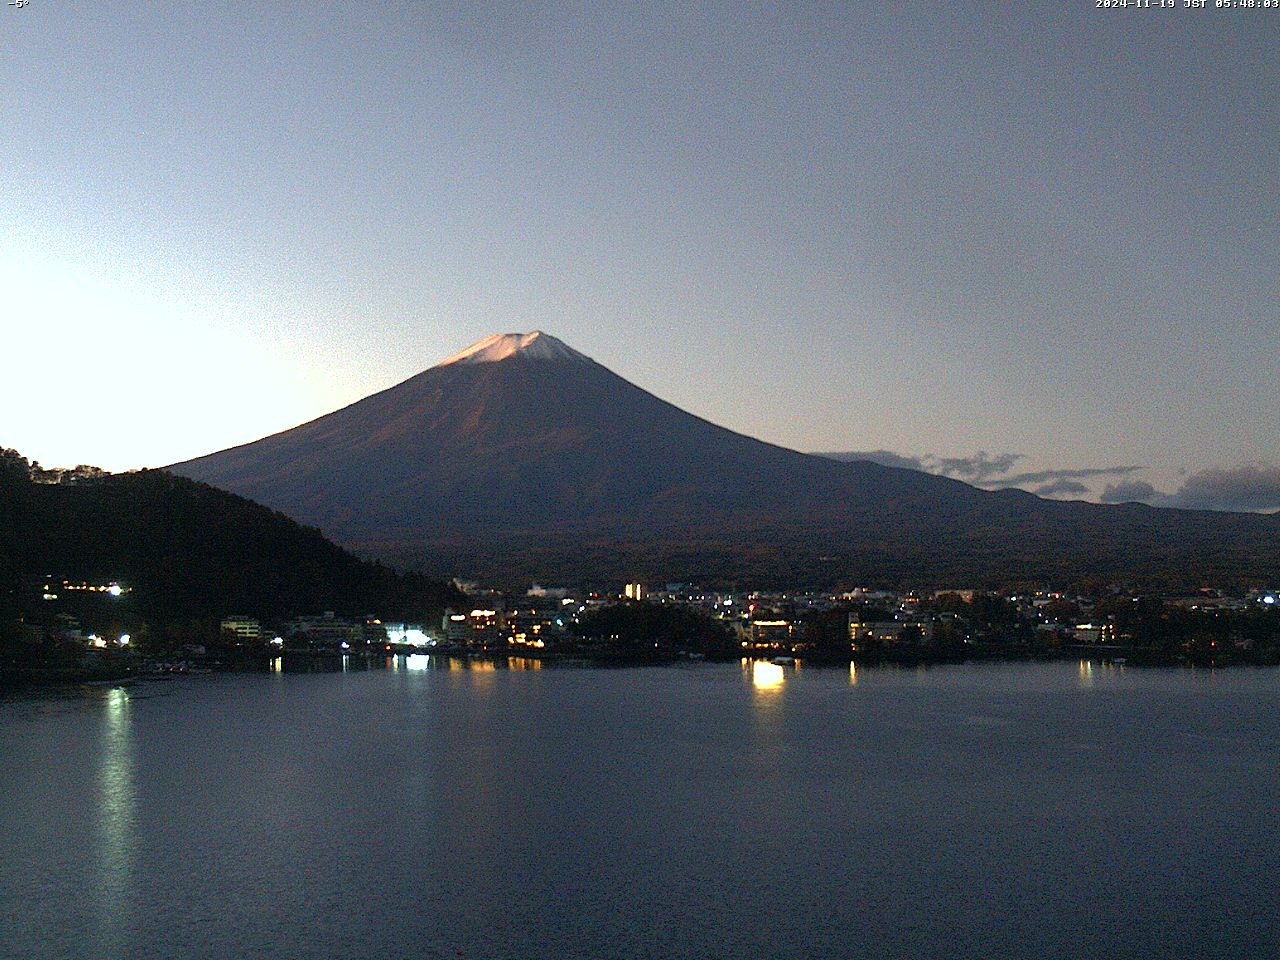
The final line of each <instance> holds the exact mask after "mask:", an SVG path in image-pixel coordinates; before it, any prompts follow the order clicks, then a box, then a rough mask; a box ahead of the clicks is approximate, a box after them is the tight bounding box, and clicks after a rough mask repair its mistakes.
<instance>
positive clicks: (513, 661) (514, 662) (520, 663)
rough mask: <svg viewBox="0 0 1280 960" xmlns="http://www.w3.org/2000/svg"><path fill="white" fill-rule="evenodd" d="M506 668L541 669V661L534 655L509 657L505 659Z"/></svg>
mask: <svg viewBox="0 0 1280 960" xmlns="http://www.w3.org/2000/svg"><path fill="white" fill-rule="evenodd" d="M507 669H508V670H541V669H542V661H541V660H539V659H537V658H536V657H509V658H508V659H507Z"/></svg>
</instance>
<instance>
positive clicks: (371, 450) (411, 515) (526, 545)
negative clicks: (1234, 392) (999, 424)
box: [170, 333, 1280, 583]
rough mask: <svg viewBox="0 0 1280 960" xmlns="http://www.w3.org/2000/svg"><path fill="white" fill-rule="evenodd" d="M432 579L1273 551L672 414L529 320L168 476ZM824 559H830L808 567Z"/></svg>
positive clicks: (1204, 518)
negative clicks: (844, 459)
mask: <svg viewBox="0 0 1280 960" xmlns="http://www.w3.org/2000/svg"><path fill="white" fill-rule="evenodd" d="M170 469H171V470H173V471H174V472H176V473H180V474H183V475H185V476H189V477H193V478H196V479H200V480H203V481H205V482H207V483H210V484H213V485H215V486H220V487H223V488H225V489H228V490H232V491H234V492H236V493H239V494H241V495H243V496H247V497H249V498H251V499H253V500H257V501H259V502H261V503H264V504H267V505H268V506H271V507H274V508H276V509H279V510H282V511H284V512H285V513H287V514H289V515H291V516H294V517H296V518H298V519H300V520H302V521H303V522H306V523H309V524H314V525H316V526H318V527H320V528H321V529H322V530H324V531H325V532H326V533H327V534H329V535H330V536H333V537H335V538H336V539H338V540H339V541H340V542H342V543H346V544H349V545H351V546H353V547H356V548H358V549H360V550H363V551H367V552H369V553H372V554H375V555H378V556H383V557H387V558H389V559H393V560H396V561H398V562H415V563H420V564H424V565H425V566H426V568H427V569H431V570H434V571H438V572H445V571H466V572H474V573H476V574H478V575H482V576H486V577H492V578H499V579H502V578H510V579H518V578H525V577H533V576H537V577H544V578H552V579H558V578H563V577H575V578H579V577H589V578H598V579H613V578H620V577H627V576H646V577H665V578H669V579H706V578H707V577H714V578H719V579H728V580H744V579H758V580H759V582H787V581H789V582H793V583H794V582H797V581H803V582H827V581H837V580H848V579H872V578H875V579H882V578H912V579H920V580H928V581H934V580H938V581H942V580H951V579H954V578H970V579H973V578H977V579H982V580H990V579H996V578H1007V577H1009V576H1014V575H1026V576H1032V575H1042V576H1049V575H1063V574H1068V573H1072V574H1074V573H1085V572H1098V573H1103V574H1110V573H1117V572H1148V571H1150V570H1153V569H1156V568H1163V567H1167V566H1169V565H1171V564H1174V565H1176V564H1184V565H1185V564H1189V563H1196V564H1198V565H1200V567H1201V568H1203V569H1204V570H1205V571H1206V572H1210V573H1226V572H1229V573H1233V574H1248V573H1249V572H1251V571H1252V570H1253V569H1254V568H1255V567H1256V566H1258V565H1265V564H1266V563H1272V564H1274V562H1275V560H1276V558H1277V552H1276V548H1275V546H1274V544H1275V539H1276V538H1275V535H1276V533H1277V532H1278V530H1280V525H1278V524H1277V521H1276V520H1275V519H1274V518H1264V517H1256V516H1252V515H1234V514H1232V515H1229V514H1207V513H1194V514H1193V513H1187V512H1180V511H1170V510H1155V509H1153V508H1149V507H1142V506H1140V505H1122V506H1102V505H1096V504H1085V503H1061V502H1056V501H1046V500H1040V499H1038V498H1036V497H1034V496H1032V495H1030V494H1027V493H1024V492H1021V491H1001V492H994V493H992V492H987V491H983V490H978V489H976V488H974V487H970V486H968V485H966V484H964V483H961V482H960V481H956V480H950V479H947V478H943V477H937V476H933V475H930V474H925V473H921V472H918V471H913V470H904V469H898V468H892V467H884V466H880V465H878V464H874V463H870V462H866V461H863V462H854V463H840V462H837V461H834V460H828V459H825V458H821V457H816V456H811V455H808V454H802V453H798V452H796V451H793V450H787V449H784V448H781V447H777V446H773V445H771V444H767V443H763V442H761V441H759V440H755V439H752V438H750V437H746V436H743V435H741V434H737V433H733V432H732V431H729V430H725V429H723V428H721V427H717V426H715V425H714V424H711V423H708V422H707V421H705V420H702V419H701V418H699V417H696V416H694V415H692V414H689V413H686V412H685V411H683V410H680V409H678V408H677V407H674V406H672V405H671V404H669V403H667V402H665V401H663V400H660V399H658V398H657V397H655V396H653V395H652V394H650V393H648V392H646V391H644V390H642V389H640V388H639V387H636V386H635V385H633V384H631V383H629V382H627V381H626V380H623V379H622V378H621V377H618V376H616V375H615V374H613V373H611V372H610V371H609V370H607V369H606V368H604V367H603V366H601V365H599V364H597V363H595V362H594V361H592V360H590V359H589V358H587V357H585V356H583V355H582V354H580V353H578V352H577V351H574V350H572V349H571V348H569V347H567V346H565V345H564V344H562V343H560V341H558V340H555V339H554V338H552V337H548V336H547V335H545V334H537V333H535V334H528V335H521V334H508V335H497V336H495V337H490V338H486V340H484V341H481V342H480V343H478V344H476V345H474V346H473V347H471V348H468V349H467V350H464V351H462V352H461V353H460V354H457V355H455V356H454V357H452V358H450V360H448V361H446V362H445V363H442V364H440V365H437V366H435V367H432V368H431V369H429V370H426V371H424V372H423V373H420V374H418V375H417V376H415V377H412V378H410V379H409V380H407V381H405V382H404V383H401V384H399V385H397V386H395V387H392V388H391V389H389V390H385V391H382V392H381V393H377V394H374V395H373V396H370V397H367V398H365V399H364V400H361V401H359V402H357V403H355V404H352V405H351V406H349V407H346V408H344V409H342V410H339V411H336V412H334V413H331V414H329V415H327V416H324V417H321V418H319V419H317V420H314V421H311V422H310V423H307V424H303V425H302V426H299V427H296V428H294V429H292V430H287V431H284V432H283V433H279V434H276V435H274V436H271V437H267V438H265V439H263V440H259V441H257V442H255V443H251V444H246V445H244V446H241V447H235V448H232V449H230V450H224V451H222V452H220V453H215V454H211V455H210V456H207V457H202V458H199V459H197V460H192V461H188V462H186V463H183V464H178V465H176V466H174V467H171V468H170ZM824 558H827V559H824Z"/></svg>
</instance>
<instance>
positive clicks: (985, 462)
mask: <svg viewBox="0 0 1280 960" xmlns="http://www.w3.org/2000/svg"><path fill="white" fill-rule="evenodd" d="M815 456H819V457H827V458H828V459H830V460H844V461H852V460H870V461H871V462H872V463H878V464H880V465H882V466H885V467H905V468H906V469H908V470H923V471H924V472H925V473H936V474H938V475H939V476H943V477H955V478H957V479H959V480H967V481H969V482H970V483H983V482H985V481H986V480H988V479H989V478H991V477H994V476H998V475H999V474H1002V473H1008V472H1009V471H1010V470H1011V469H1012V468H1013V465H1014V464H1015V463H1017V462H1018V461H1019V460H1021V459H1022V458H1023V457H1024V456H1025V454H1021V453H997V454H990V453H987V452H986V451H985V450H979V451H978V452H977V453H975V454H974V455H973V456H971V457H938V456H934V455H933V454H932V453H926V454H925V455H924V456H921V457H911V456H906V455H904V454H901V453H894V452H893V451H892V450H852V451H847V452H835V453H818V454H815Z"/></svg>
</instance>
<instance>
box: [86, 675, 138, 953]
mask: <svg viewBox="0 0 1280 960" xmlns="http://www.w3.org/2000/svg"><path fill="white" fill-rule="evenodd" d="M105 707H106V718H105V724H104V727H103V745H102V763H101V766H100V767H99V769H98V871H99V872H98V889H97V891H96V893H97V894H98V896H96V897H95V902H96V903H97V904H98V905H99V909H100V910H101V911H102V935H103V946H104V947H105V948H106V950H105V951H104V952H106V953H109V954H115V955H117V956H119V955H121V954H122V953H123V952H124V950H123V948H124V943H123V941H124V937H125V934H126V932H127V930H128V928H129V916H130V908H131V906H132V900H133V895H132V890H131V885H130V873H131V870H132V861H133V841H134V837H133V821H134V806H135V803H136V799H137V798H136V795H135V791H134V782H133V780H134V778H133V772H134V771H133V749H132V746H133V745H132V741H131V733H132V729H131V726H130V717H129V693H128V691H126V690H125V689H124V688H122V687H116V688H114V689H113V690H111V691H110V692H109V693H108V694H107V699H106V704H105Z"/></svg>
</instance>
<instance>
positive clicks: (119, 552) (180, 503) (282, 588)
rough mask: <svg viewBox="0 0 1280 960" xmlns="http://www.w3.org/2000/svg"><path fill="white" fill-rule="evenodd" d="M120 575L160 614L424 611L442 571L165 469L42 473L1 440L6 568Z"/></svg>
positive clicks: (3, 573)
mask: <svg viewBox="0 0 1280 960" xmlns="http://www.w3.org/2000/svg"><path fill="white" fill-rule="evenodd" d="M45 576H52V577H54V578H55V579H61V578H66V579H69V580H72V581H81V580H84V581H90V582H105V581H109V580H117V581H120V582H122V583H125V584H127V585H128V586H130V587H131V588H132V593H131V595H130V602H131V603H132V604H133V605H134V607H135V608H136V611H137V613H138V614H139V615H140V616H142V617H144V618H146V619H150V620H153V621H156V622H164V621H169V620H183V619H192V618H197V617H204V616H220V615H224V614H227V613H230V612H240V613H248V614H255V615H258V616H282V615H286V614H290V613H299V612H314V611H321V610H334V611H337V612H340V613H347V614H353V615H362V614H367V613H378V614H382V615H392V616H406V615H407V616H413V615H415V614H417V615H421V614H422V613H424V612H426V611H433V610H437V609H439V608H440V607H442V606H443V605H444V604H445V603H446V602H447V600H448V599H449V598H450V597H451V596H452V591H451V589H450V588H449V587H447V586H445V585H444V584H443V583H441V582H439V581H436V580H431V579H429V578H427V577H424V576H421V575H418V574H400V573H396V572H394V571H392V570H390V569H388V568H386V567H384V566H381V565H379V564H375V563H369V562H367V561H364V560H360V559H358V558H357V557H355V556H353V555H352V554H350V553H348V552H346V551H345V550H343V549H342V548H340V547H338V546H336V545H335V544H333V543H331V542H329V541H328V540H326V539H325V538H324V537H323V536H322V535H321V534H320V532H319V531H317V530H314V529H310V528H307V527H303V526H300V525H299V524H298V523H296V522H295V521H293V520H291V519H289V518H288V517H286V516H284V515H283V514H280V513H276V512H274V511H272V510H269V509H267V508H266V507H262V506H259V505H258V504H256V503H253V502H251V501H249V500H245V499H244V498H242V497H239V496H236V495H234V494H230V493H227V492H225V491H223V490H217V489H215V488H213V487H210V486H208V485H206V484H203V483H198V482H196V481H193V480H188V479H186V478H184V477H178V476H174V475H173V474H169V473H164V472H162V471H157V470H150V471H143V472H140V473H130V474H118V475H103V476H88V477H83V478H80V479H77V480H76V481H75V482H70V483H67V482H64V483H33V482H32V481H31V480H30V478H29V475H28V470H27V466H26V461H25V460H23V459H22V458H21V457H20V456H18V455H17V454H16V453H15V452H14V451H11V450H8V451H3V452H0V578H2V579H3V582H4V584H5V585H6V589H10V587H9V585H12V584H16V583H19V582H22V581H24V580H26V581H31V580H34V579H35V578H41V577H45Z"/></svg>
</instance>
